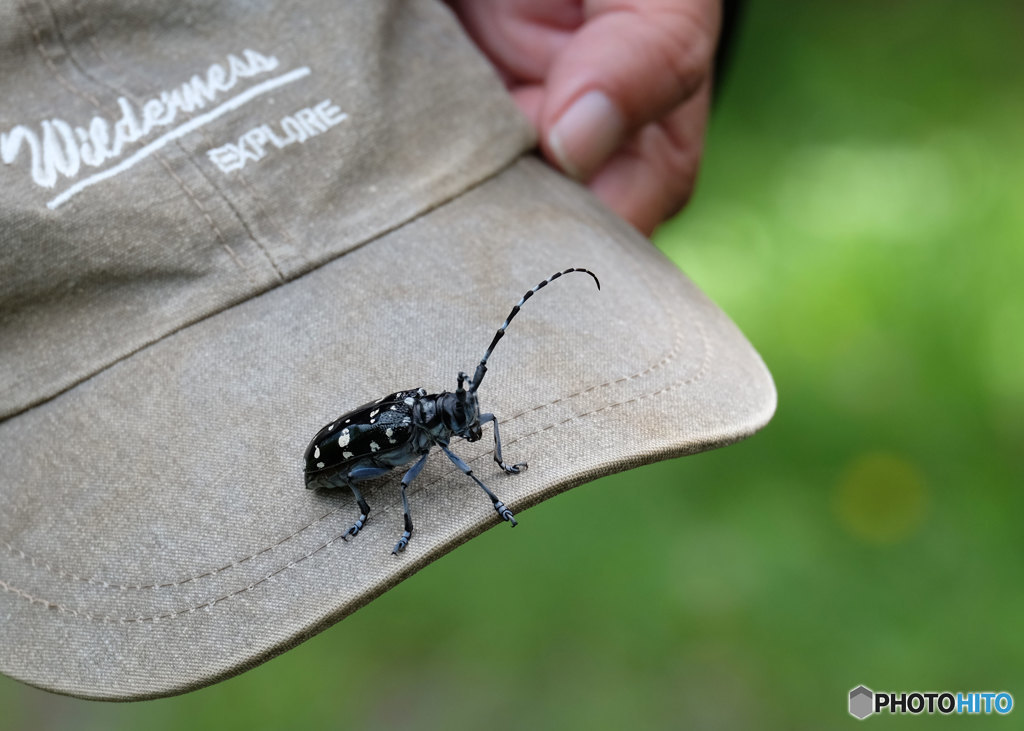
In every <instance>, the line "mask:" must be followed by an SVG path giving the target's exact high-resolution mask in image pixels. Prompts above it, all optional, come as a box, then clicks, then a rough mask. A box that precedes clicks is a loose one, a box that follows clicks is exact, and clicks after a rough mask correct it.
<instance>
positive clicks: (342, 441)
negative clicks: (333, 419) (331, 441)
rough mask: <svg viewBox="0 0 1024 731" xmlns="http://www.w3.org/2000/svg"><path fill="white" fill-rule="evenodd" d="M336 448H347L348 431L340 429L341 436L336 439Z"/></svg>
mask: <svg viewBox="0 0 1024 731" xmlns="http://www.w3.org/2000/svg"><path fill="white" fill-rule="evenodd" d="M338 446H339V447H345V446H348V429H342V430H341V436H339V437H338Z"/></svg>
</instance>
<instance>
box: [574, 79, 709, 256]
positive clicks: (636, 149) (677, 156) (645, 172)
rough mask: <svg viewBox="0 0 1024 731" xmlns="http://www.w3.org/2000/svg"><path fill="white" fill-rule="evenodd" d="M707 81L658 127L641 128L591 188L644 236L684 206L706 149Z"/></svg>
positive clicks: (593, 180) (658, 124)
mask: <svg viewBox="0 0 1024 731" xmlns="http://www.w3.org/2000/svg"><path fill="white" fill-rule="evenodd" d="M710 99H711V81H710V79H708V80H707V81H706V82H705V83H704V84H703V85H702V86H701V88H700V89H699V90H698V91H697V92H696V93H695V94H694V95H693V96H692V97H690V98H689V99H688V100H687V101H685V102H684V103H683V104H681V105H680V106H679V107H678V108H677V109H675V110H673V111H672V112H671V113H670V114H668V115H666V116H665V117H664V118H663V119H662V120H661V121H659V122H651V123H649V124H648V125H646V126H645V127H643V128H641V129H640V130H639V131H638V132H637V133H636V134H635V135H634V137H633V138H631V139H630V140H629V142H628V143H627V144H626V145H625V146H623V147H622V148H621V149H620V151H619V152H618V153H616V154H615V155H613V156H612V158H611V159H609V160H608V162H607V163H606V164H605V165H604V166H603V167H602V168H601V169H600V170H599V171H598V172H597V173H596V174H595V175H594V177H593V179H592V180H591V181H590V183H589V187H590V188H591V190H593V191H594V193H596V194H597V196H598V197H599V198H600V199H601V200H603V201H604V202H605V204H606V205H608V207H609V208H611V209H612V210H614V211H615V212H616V213H618V214H619V215H620V216H622V217H623V218H625V219H626V220H627V221H629V222H630V223H632V224H633V225H634V226H635V227H636V228H638V229H639V230H640V231H641V232H643V233H644V234H645V235H648V236H649V235H650V234H651V233H652V232H653V231H654V229H655V227H656V226H657V225H658V224H659V223H661V222H662V221H664V220H665V219H667V218H669V217H670V216H672V215H673V214H675V213H676V212H677V211H679V209H681V208H682V207H683V206H684V205H686V203H687V201H688V200H689V199H690V196H691V195H692V194H693V189H694V184H695V183H696V180H697V169H698V167H699V164H700V157H701V151H702V149H703V145H704V131H705V128H706V126H707V118H708V107H709V105H710Z"/></svg>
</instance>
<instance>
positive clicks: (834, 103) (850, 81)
mask: <svg viewBox="0 0 1024 731" xmlns="http://www.w3.org/2000/svg"><path fill="white" fill-rule="evenodd" d="M1022 239H1024V4H1021V3H1019V2H1011V1H1009V0H1007V1H1005V2H981V3H966V2H956V1H953V0H947V1H944V2H940V1H937V0H936V1H930V2H924V1H923V0H921V1H917V2H911V1H909V0H906V1H903V2H891V1H890V2H881V0H873V1H871V2H858V3H842V4H840V3H822V2H813V1H811V0H805V1H801V2H796V1H791V0H787V1H786V2H772V3H760V4H751V5H750V6H749V7H748V8H747V12H746V14H745V17H744V18H743V23H742V24H741V27H740V29H739V34H738V36H737V38H736V47H735V56H734V58H733V63H732V65H731V67H730V72H729V74H728V76H727V77H726V79H725V84H724V87H723V89H722V94H721V96H720V99H719V102H718V105H717V108H716V112H715V116H714V118H713V121H712V125H711V130H710V135H709V140H708V145H707V152H706V157H705V164H704V168H703V172H702V177H701V180H700V186H699V190H698V193H697V195H696V197H695V198H694V200H693V202H692V204H691V205H690V207H689V208H688V209H687V210H686V212H685V213H683V214H682V215H680V216H678V217H677V218H676V219H674V220H673V221H671V222H669V223H668V224H666V225H665V226H664V227H663V228H662V229H661V230H660V231H659V232H658V234H657V236H656V243H657V245H658V246H659V247H660V248H661V249H662V250H663V251H665V252H666V253H667V254H668V256H670V257H671V258H672V260H673V261H675V262H676V263H677V264H678V265H679V266H680V267H681V268H682V269H683V270H684V271H686V272H687V273H688V274H689V275H690V277H691V278H693V279H694V280H695V281H696V282H697V283H698V284H699V285H700V286H701V287H702V288H703V289H704V290H705V291H706V292H707V293H708V294H709V295H710V296H711V297H712V298H713V299H714V300H715V301H716V302H718V303H719V304H720V305H721V306H722V307H723V309H725V311H726V312H728V313H729V314H730V315H731V316H732V317H733V318H734V319H735V320H736V322H737V323H738V324H739V325H740V327H741V328H742V329H743V330H744V331H745V332H746V334H747V336H748V337H749V338H750V340H751V341H752V342H753V343H754V345H755V346H756V347H757V348H758V349H759V350H760V352H761V353H762V355H763V357H764V359H765V361H766V362H767V363H768V365H769V367H770V368H771V370H772V372H773V373H774V375H775V379H776V383H777V386H778V390H779V409H778V413H777V415H776V417H775V419H774V421H773V422H772V423H771V424H770V425H769V426H768V427H767V428H766V429H765V430H764V431H763V432H762V433H760V434H758V435H757V436H755V437H754V438H752V439H750V440H749V441H747V442H745V443H742V444H739V445H736V446H734V447H730V448H728V449H725V450H722V451H719V452H715V453H710V454H704V455H699V456H695V457H688V458H685V459H680V460H674V461H670V462H665V463H661V464H658V465H654V466H651V467H648V468H644V469H639V470H634V471H631V472H628V473H626V474H622V475H618V476H615V477H612V478H607V479H603V480H600V481H598V482H596V483H592V484H590V485H587V486H584V487H581V488H579V489H576V490H573V491H571V492H569V493H567V494H564V495H562V496H560V497H558V498H556V499H554V500H551V501H550V502H548V503H545V504H544V505H542V506H541V507H539V508H536V509H534V510H530V511H529V513H528V514H527V515H526V516H525V518H526V519H525V520H524V521H523V525H522V526H521V527H520V528H519V530H516V531H514V532H513V531H508V530H493V531H489V532H488V533H486V534H485V535H484V536H482V537H480V538H479V539H477V540H475V541H473V542H471V543H470V544H469V545H467V546H464V547H462V548H460V549H458V550H456V551H455V552H454V553H453V554H451V555H449V556H448V557H446V558H445V559H444V560H442V561H440V562H438V563H436V564H434V565H432V566H430V567H428V568H427V569H425V570H424V571H422V572H420V573H419V574H417V575H416V576H415V577H413V578H412V579H410V580H408V581H406V582H405V583H403V584H402V585H400V586H399V587H397V588H396V589H394V590H392V591H390V592H389V593H387V594H386V595H384V596H383V597H382V598H380V599H378V600H377V601H375V602H373V603H372V604H371V605H370V606H369V607H367V608H365V609H363V610H361V611H359V612H357V613H356V614H355V615H354V616H352V617H350V618H349V619H347V620H345V621H344V622H342V623H340V624H338V625H336V626H335V627H334V628H332V629H330V630H328V631H327V632H324V633H323V634H321V635H319V636H317V637H316V638H314V639H313V640H310V641H309V642H307V643H305V644H304V645H302V646H301V647H299V648H297V649H295V650H292V651H291V652H288V653H286V654H285V655H283V656H282V657H279V658H277V659H275V660H273V661H271V662H269V663H267V664H266V665H263V666H262V667H260V668H257V669H256V670H253V671H250V672H248V673H245V674H244V675H242V676H240V677H237V678H235V679H232V680H229V681H227V682H224V683H220V684H218V685H216V686H213V687H211V688H207V689H205V690H201V691H198V692H195V693H191V694H188V695H186V696H182V697H179V698H172V699H165V700H158V701H150V702H144V703H136V704H128V705H110V704H102V703H92V702H86V701H79V700H75V699H70V698H63V697H59V696H55V695H51V694H48V693H44V692H41V691H37V690H34V689H32V688H28V687H25V686H23V685H21V684H19V683H17V682H15V681H13V680H10V679H7V678H0V726H2V727H4V728H10V729H21V728H25V729H31V728H75V729H135V728H143V727H145V728H148V729H177V728H181V727H183V726H186V725H187V726H190V727H193V728H205V727H210V728H213V727H216V728H221V729H250V728H264V727H283V726H286V725H288V726H298V727H306V728H392V727H398V726H403V727H408V728H416V729H421V728H425V729H471V728H478V727H480V726H483V725H486V726H487V727H489V728H494V729H503V728H522V727H535V728H541V729H548V728H550V729H565V728H568V729H575V728H592V729H619V728H625V727H629V728H655V729H660V728H682V727H693V728H723V729H747V728H753V729H761V728H764V729H776V728H777V729H817V728H833V727H840V726H843V725H846V726H853V725H855V724H856V723H858V722H857V721H855V720H854V719H853V718H851V717H850V716H849V715H848V714H847V711H846V704H847V700H846V698H847V693H848V692H849V690H850V689H851V688H853V687H854V686H856V685H858V684H862V683H863V684H865V685H867V686H869V687H872V688H874V689H876V690H877V689H886V690H893V691H911V690H951V691H959V690H963V691H971V690H981V691H986V690H987V691H996V690H1006V691H1009V692H1011V693H1013V694H1015V698H1016V700H1017V702H1018V703H1019V704H1024V627H1022V619H1024V560H1022V559H1024V526H1022V521H1024V491H1022V489H1021V488H1022V487H1024V293H1022V292H1024V288H1022V287H1020V286H1019V280H1020V279H1021V278H1022V275H1024V245H1022ZM627 516H629V520H628V521H627V520H626V517H627ZM496 568H500V571H501V573H502V574H503V576H504V580H502V581H496V580H495V578H494V576H495V569H496ZM1022 720H1024V707H1018V708H1015V709H1014V711H1013V712H1012V714H1011V715H1010V716H1009V717H1007V718H1005V719H997V718H994V717H985V716H979V717H973V718H965V717H959V718H957V720H956V721H946V722H945V725H950V724H953V725H955V726H956V727H957V728H962V727H975V726H976V727H978V728H990V727H992V726H993V725H996V726H1001V727H1008V726H1020V725H1021V722H1022ZM864 723H865V724H868V725H870V726H871V727H879V728H888V727H892V728H916V727H919V726H921V725H925V724H935V723H938V724H940V725H942V724H943V722H942V721H938V720H936V719H934V718H929V717H927V716H922V717H916V718H914V717H908V716H902V717H874V718H871V719H868V720H867V721H865V722H864Z"/></svg>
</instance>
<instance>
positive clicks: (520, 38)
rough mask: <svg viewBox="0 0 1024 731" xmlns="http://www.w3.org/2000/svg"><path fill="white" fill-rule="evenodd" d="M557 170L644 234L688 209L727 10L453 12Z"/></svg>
mask: <svg viewBox="0 0 1024 731" xmlns="http://www.w3.org/2000/svg"><path fill="white" fill-rule="evenodd" d="M449 4H450V5H451V6H452V8H453V9H454V11H455V12H456V14H457V15H458V16H459V18H460V19H461V20H462V22H463V24H464V26H465V27H466V30H467V32H468V33H469V35H470V36H471V37H472V38H473V40H474V41H475V42H476V43H477V45H478V46H479V47H480V48H481V49H482V50H483V52H484V53H485V54H486V55H487V56H488V57H489V58H490V59H491V62H492V63H493V64H494V65H495V67H496V68H497V69H498V72H499V73H500V74H501V75H502V77H503V78H504V79H505V83H506V84H507V86H508V88H509V90H510V92H511V93H512V95H513V97H514V98H515V100H516V102H517V103H518V105H519V107H520V109H522V111H523V112H524V113H525V114H526V116H527V117H529V119H530V120H531V121H532V122H533V124H534V126H535V127H536V129H537V131H538V135H539V137H540V146H541V150H542V152H543V154H544V156H545V157H546V158H547V159H548V161H549V162H551V163H553V164H554V165H556V166H557V167H558V168H560V169H561V170H562V171H564V172H565V173H567V174H569V175H570V176H572V177H574V178H576V179H577V180H580V181H583V182H585V183H586V184H587V185H588V186H589V187H590V188H591V189H592V190H593V191H594V192H595V193H596V194H597V196H598V197H600V198H601V199H602V200H603V201H604V202H605V203H606V204H607V205H608V206H609V207H611V208H612V209H613V210H614V211H616V212H617V213H618V214H619V215H621V216H622V217H623V218H625V219H626V220H627V221H629V222H630V223H632V224H633V225H634V226H636V227H637V228H638V229H640V231H642V232H644V233H645V234H650V233H651V232H652V231H653V230H654V228H655V226H657V225H658V224H659V223H661V222H662V221H663V220H665V219H666V218H668V217H669V216H671V215H672V214H674V213H675V212H676V211H678V210H679V209H680V208H682V206H683V205H685V203H686V202H687V200H689V197H690V195H691V193H692V192H693V186H694V182H695V179H696V175H697V168H698V165H699V162H700V155H701V151H702V148H703V140H704V128H705V126H706V123H707V116H708V109H709V105H710V98H711V77H712V63H713V57H714V50H715V46H716V44H717V42H718V33H719V27H720V24H721V0H582V2H581V1H580V0H449Z"/></svg>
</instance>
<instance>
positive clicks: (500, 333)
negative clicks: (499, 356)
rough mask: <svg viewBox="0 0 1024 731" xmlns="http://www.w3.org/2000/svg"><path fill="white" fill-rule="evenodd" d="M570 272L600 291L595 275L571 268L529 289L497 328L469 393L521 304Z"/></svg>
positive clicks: (482, 377) (474, 389)
mask: <svg viewBox="0 0 1024 731" xmlns="http://www.w3.org/2000/svg"><path fill="white" fill-rule="evenodd" d="M570 272H583V273H585V274H589V275H590V276H592V277H593V278H594V282H595V283H596V284H597V288H598V289H601V280H600V279H598V278H597V275H596V274H594V273H593V272H592V271H590V270H589V269H582V268H580V267H573V268H571V269H566V270H564V271H561V272H557V273H555V274H552V275H551V276H550V277H548V278H547V279H545V280H544V281H543V282H541V283H540V284H538V285H537V286H536V287H534V288H533V289H531V290H530V291H529V292H527V293H526V294H524V295H523V298H522V299H521V300H519V302H518V303H517V304H516V306H515V307H513V308H512V311H511V312H510V313H508V317H506V318H505V322H504V324H502V326H501V327H499V328H498V332H496V333H494V340H492V341H491V345H490V347H488V348H487V352H486V353H484V357H483V358H481V359H480V365H478V366H477V367H476V372H475V373H474V374H473V382H472V383H470V384H469V391H470V393H473V392H475V391H476V390H477V389H478V388H479V387H480V382H481V381H482V380H484V374H486V373H487V359H488V358H490V357H491V353H492V352H494V346H495V345H497V344H498V341H499V340H501V338H502V336H503V335H504V334H505V330H506V328H508V325H509V323H510V322H512V318H514V317H515V316H516V315H517V314H519V309H520V308H521V307H522V306H523V303H524V302H526V300H528V299H530V297H532V296H533V295H534V293H535V292H536V291H537V290H540V289H543V288H544V287H546V286H547V285H548V284H549V283H550V282H553V281H555V280H556V279H558V278H559V277H560V276H562V275H563V274H569V273H570Z"/></svg>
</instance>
